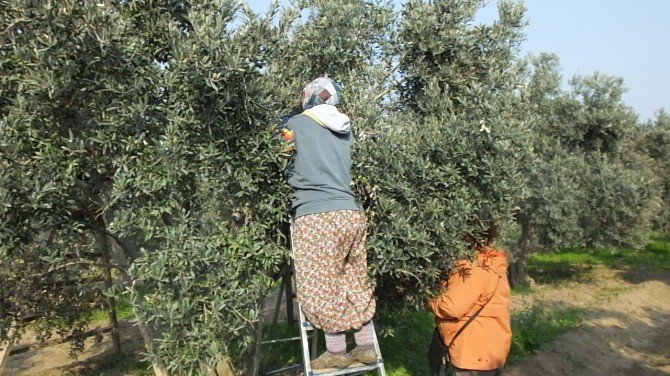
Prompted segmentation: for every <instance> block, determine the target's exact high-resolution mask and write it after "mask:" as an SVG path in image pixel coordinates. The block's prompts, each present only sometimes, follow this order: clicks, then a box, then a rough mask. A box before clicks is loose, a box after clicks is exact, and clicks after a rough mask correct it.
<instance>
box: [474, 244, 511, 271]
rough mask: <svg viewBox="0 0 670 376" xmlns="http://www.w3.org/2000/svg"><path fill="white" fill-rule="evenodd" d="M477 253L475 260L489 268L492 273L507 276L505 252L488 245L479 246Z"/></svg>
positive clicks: (507, 262)
mask: <svg viewBox="0 0 670 376" xmlns="http://www.w3.org/2000/svg"><path fill="white" fill-rule="evenodd" d="M478 251H479V252H478V253H477V261H478V263H479V264H480V265H482V266H483V267H485V268H491V270H493V272H494V273H496V274H497V275H499V276H501V277H505V276H507V266H508V264H509V261H508V258H507V253H505V251H502V250H498V249H495V248H490V247H480V248H479V249H478Z"/></svg>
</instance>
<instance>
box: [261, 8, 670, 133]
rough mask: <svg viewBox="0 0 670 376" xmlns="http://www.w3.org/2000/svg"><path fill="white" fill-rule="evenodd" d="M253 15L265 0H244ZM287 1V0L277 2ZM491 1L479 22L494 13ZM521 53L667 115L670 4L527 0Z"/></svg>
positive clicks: (645, 113)
mask: <svg viewBox="0 0 670 376" xmlns="http://www.w3.org/2000/svg"><path fill="white" fill-rule="evenodd" d="M248 2H249V4H250V5H251V6H252V8H254V9H255V10H257V11H264V10H266V9H267V7H268V5H269V3H270V2H269V1H266V0H249V1H248ZM282 2H283V3H286V2H287V1H286V0H282ZM496 3H497V2H496V1H490V2H489V4H488V5H487V6H486V7H485V8H484V9H482V11H481V13H480V15H479V17H478V18H479V19H481V20H482V22H489V21H490V20H493V19H494V18H495V17H496V15H497V9H496ZM524 3H525V4H526V8H527V12H526V21H528V23H529V25H528V26H527V28H526V41H525V42H524V43H523V44H522V51H523V53H524V54H526V53H532V54H538V53H540V52H550V53H554V54H556V55H557V56H558V57H559V58H560V60H561V73H562V74H563V78H564V81H566V82H567V80H568V79H569V78H571V77H572V76H574V75H589V74H592V73H594V72H601V73H606V74H609V75H612V76H618V77H623V79H624V82H625V85H626V87H627V88H628V92H627V93H626V94H625V95H624V101H625V102H626V103H627V104H628V105H629V106H631V107H632V108H633V109H634V110H635V112H637V113H638V114H639V115H640V120H642V121H644V120H646V119H649V118H653V117H654V113H655V112H656V111H657V110H658V109H660V108H665V110H666V111H667V112H670V0H637V1H636V0H526V1H525V2H524Z"/></svg>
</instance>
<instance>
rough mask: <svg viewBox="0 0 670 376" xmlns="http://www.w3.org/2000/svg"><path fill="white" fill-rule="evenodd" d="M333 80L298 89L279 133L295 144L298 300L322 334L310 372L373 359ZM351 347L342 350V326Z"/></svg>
mask: <svg viewBox="0 0 670 376" xmlns="http://www.w3.org/2000/svg"><path fill="white" fill-rule="evenodd" d="M339 91H340V90H339V87H338V85H337V84H336V83H335V82H334V81H333V80H331V79H329V78H325V77H320V78H317V79H316V80H314V81H312V82H310V83H309V84H307V86H305V88H304V89H303V91H302V108H303V109H304V112H302V113H301V114H299V115H296V116H293V117H292V118H291V119H289V120H288V122H287V125H286V128H287V129H288V131H286V132H283V135H284V138H285V139H287V140H289V141H292V142H293V143H294V154H293V160H292V163H291V165H290V166H289V168H288V171H287V176H288V182H289V184H290V186H291V188H292V190H293V196H292V203H291V209H292V212H293V217H294V220H295V222H294V224H293V234H292V237H293V257H294V265H295V276H296V283H297V290H298V301H299V302H300V304H301V306H302V310H303V312H304V314H305V316H306V317H307V319H308V320H309V322H310V323H312V325H313V326H315V327H316V328H319V329H321V330H323V331H324V333H325V337H326V349H327V351H326V352H325V353H323V354H322V355H321V356H319V357H318V358H317V359H315V360H313V361H312V362H311V366H312V369H314V370H318V369H324V368H344V367H348V366H349V365H350V364H351V363H352V362H353V361H358V362H361V363H366V364H370V363H375V362H376V361H377V355H376V352H375V350H374V329H373V327H372V322H371V321H370V320H371V319H372V316H373V315H374V313H375V300H374V298H373V291H372V284H371V281H370V278H369V276H368V274H367V258H366V257H367V256H366V249H365V238H366V234H367V219H366V217H365V212H364V211H363V210H362V208H361V206H360V205H359V204H358V202H357V200H356V198H355V195H354V193H353V191H352V189H351V185H350V183H351V173H350V169H351V144H352V142H353V136H352V134H351V122H350V120H349V117H348V116H347V115H345V114H342V113H341V112H339V110H338V109H337V107H336V106H337V105H339V104H340V95H339V94H340V93H339ZM350 330H354V337H355V340H356V348H355V349H354V350H353V351H351V352H350V353H347V348H346V346H347V344H346V335H345V333H346V332H347V331H350Z"/></svg>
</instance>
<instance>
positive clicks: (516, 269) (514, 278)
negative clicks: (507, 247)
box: [509, 216, 534, 287]
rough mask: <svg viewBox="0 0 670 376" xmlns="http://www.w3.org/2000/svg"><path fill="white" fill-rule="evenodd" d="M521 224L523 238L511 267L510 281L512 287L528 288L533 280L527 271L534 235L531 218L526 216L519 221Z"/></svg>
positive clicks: (520, 240)
mask: <svg viewBox="0 0 670 376" xmlns="http://www.w3.org/2000/svg"><path fill="white" fill-rule="evenodd" d="M519 223H520V224H521V238H520V239H519V243H518V249H519V251H518V252H517V253H516V254H515V255H514V256H515V260H514V262H513V263H511V264H510V266H509V280H510V284H511V285H512V287H522V286H523V287H528V286H530V284H531V283H532V279H531V278H530V276H529V275H528V272H527V270H526V262H527V261H528V257H529V256H530V253H531V251H532V249H533V243H534V234H533V228H532V226H531V225H530V218H527V217H525V216H523V217H521V218H520V220H519Z"/></svg>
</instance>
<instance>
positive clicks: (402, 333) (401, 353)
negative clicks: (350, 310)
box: [377, 311, 435, 376]
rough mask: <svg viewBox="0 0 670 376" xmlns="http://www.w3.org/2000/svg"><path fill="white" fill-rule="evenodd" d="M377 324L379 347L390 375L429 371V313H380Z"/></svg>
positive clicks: (431, 320)
mask: <svg viewBox="0 0 670 376" xmlns="http://www.w3.org/2000/svg"><path fill="white" fill-rule="evenodd" d="M377 327H378V330H379V333H378V337H379V346H380V347H381V350H382V354H383V355H384V364H385V365H386V370H387V373H388V374H389V375H390V376H411V375H429V374H430V369H429V367H428V358H427V353H428V346H429V345H430V339H431V337H432V335H433V330H434V329H435V319H434V317H433V314H432V313H430V312H426V311H420V312H416V311H404V312H398V313H383V312H382V315H381V317H380V318H379V320H378V321H377Z"/></svg>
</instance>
